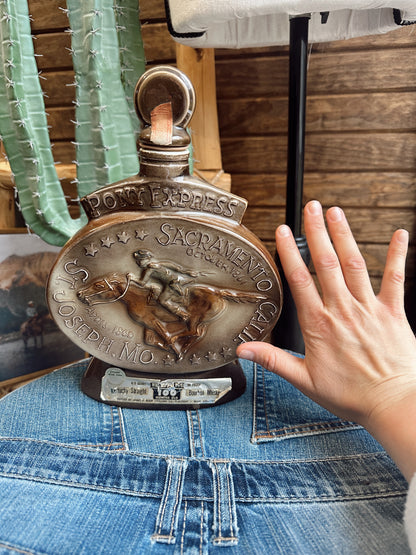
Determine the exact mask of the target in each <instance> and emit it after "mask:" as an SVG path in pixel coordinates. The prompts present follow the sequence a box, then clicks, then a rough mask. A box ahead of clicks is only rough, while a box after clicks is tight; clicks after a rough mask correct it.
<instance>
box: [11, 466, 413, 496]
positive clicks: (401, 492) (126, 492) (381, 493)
mask: <svg viewBox="0 0 416 555" xmlns="http://www.w3.org/2000/svg"><path fill="white" fill-rule="evenodd" d="M0 476H2V477H3V478H14V479H18V480H26V479H29V480H31V481H35V482H42V483H47V484H57V485H63V486H65V487H75V488H79V489H86V490H88V489H90V490H97V491H107V492H111V493H115V494H120V495H132V496H133V497H146V498H151V499H160V498H161V497H162V495H161V494H157V493H151V492H148V491H141V490H137V491H134V490H129V489H118V488H115V487H106V486H99V485H97V484H80V483H77V482H68V481H66V480H63V479H61V480H55V479H53V478H40V477H36V476H35V477H33V476H25V475H20V474H11V473H3V472H0ZM406 496H407V488H405V487H404V488H403V489H402V490H398V489H396V490H394V491H392V490H387V489H385V490H381V491H380V490H378V491H374V492H373V491H372V492H367V493H366V494H364V493H361V494H348V495H340V496H336V497H335V496H324V495H319V496H317V497H299V496H286V497H259V496H256V497H241V496H238V497H236V498H235V501H237V502H240V503H257V502H258V503H293V502H299V503H303V502H306V503H319V502H321V501H323V502H327V501H331V502H334V503H336V502H344V501H346V502H348V501H359V500H361V499H372V498H376V499H378V498H389V497H406ZM201 497H203V499H201ZM183 499H184V500H188V501H201V502H210V503H212V502H214V498H213V497H208V496H206V495H204V496H201V495H185V496H184V497H183Z"/></svg>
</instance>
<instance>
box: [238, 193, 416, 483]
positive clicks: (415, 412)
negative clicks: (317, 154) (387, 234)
mask: <svg viewBox="0 0 416 555" xmlns="http://www.w3.org/2000/svg"><path fill="white" fill-rule="evenodd" d="M304 221H305V232H306V237H307V240H308V245H309V249H310V252H311V257H312V260H313V263H314V266H315V270H316V274H317V278H318V281H319V284H320V288H321V290H322V296H321V295H320V294H319V292H318V290H317V288H316V286H315V284H314V281H313V278H312V276H311V274H310V272H309V271H308V269H307V268H306V266H305V264H304V262H303V261H302V258H301V256H300V253H299V251H298V249H297V246H296V243H295V241H294V239H293V236H292V234H291V232H290V230H289V228H288V227H287V226H280V227H279V228H278V229H277V231H276V245H277V250H278V253H279V256H280V260H281V263H282V266H283V270H284V272H285V275H286V278H287V281H288V283H289V286H290V288H291V291H292V295H293V298H294V301H295V303H296V306H297V311H298V318H299V323H300V326H301V329H302V333H303V338H304V342H305V358H304V359H299V358H297V357H294V356H292V355H290V354H289V353H287V352H285V351H283V350H282V349H279V348H277V347H273V346H272V345H269V344H267V343H261V342H249V343H244V344H242V345H240V346H239V348H238V350H237V354H238V356H240V357H241V358H247V359H250V360H254V361H256V362H258V363H260V364H261V365H262V366H264V367H265V368H267V369H269V370H271V371H273V372H275V373H277V374H279V375H280V376H282V377H283V378H285V379H286V380H288V381H289V382H291V383H292V384H293V385H294V386H296V387H297V388H298V389H300V390H301V391H302V392H303V393H305V394H306V395H308V396H309V397H310V398H311V399H313V400H314V401H316V402H317V403H319V404H320V405H322V406H324V407H325V408H327V409H328V410H330V411H331V412H332V413H334V414H336V415H338V416H340V417H342V418H346V419H348V420H353V421H355V422H358V423H360V424H361V425H363V426H364V427H366V428H367V429H368V430H369V431H370V433H372V434H373V435H374V436H375V437H376V438H377V439H378V440H379V441H381V442H382V443H383V444H384V446H385V447H386V449H388V450H390V451H392V449H393V448H392V447H391V445H390V444H391V443H392V442H393V443H394V442H396V439H394V437H393V436H394V433H393V432H394V430H393V429H392V428H394V427H395V425H394V424H393V423H396V424H397V419H398V418H399V422H398V424H400V423H402V424H403V423H404V424H405V426H406V425H407V424H408V421H406V420H404V422H402V419H403V418H406V419H407V418H410V417H411V415H412V416H413V418H416V408H413V407H414V406H415V405H416V340H415V337H414V334H413V332H412V330H411V328H410V326H409V324H408V321H407V319H406V315H405V311H404V302H403V291H404V266H405V258H406V253H407V242H408V234H407V232H406V231H404V230H398V231H396V232H395V233H394V235H393V238H392V240H391V243H390V246H389V249H388V254H387V261H386V266H385V271H384V275H383V280H382V285H381V289H380V293H379V294H378V295H377V296H376V295H375V294H374V292H373V289H372V287H371V283H370V278H369V276H368V272H367V269H366V266H365V262H364V259H363V257H362V256H361V254H360V252H359V249H358V247H357V244H356V242H355V240H354V238H353V236H352V233H351V231H350V228H349V226H348V223H347V220H346V218H345V215H344V213H343V212H342V210H340V209H339V208H331V209H329V210H328V212H327V223H328V229H329V233H330V236H331V238H332V241H333V246H332V244H331V240H330V238H329V235H328V233H327V231H326V228H325V222H324V218H323V215H322V209H321V206H320V204H319V203H318V202H316V201H312V202H310V203H308V204H307V205H306V207H305V217H304ZM396 432H397V430H396ZM396 436H397V433H396ZM412 441H413V443H414V444H416V432H415V436H414V437H413V438H412ZM413 449H414V450H415V452H414V464H413V463H412V469H410V471H413V470H416V447H414V448H413ZM394 455H396V453H394ZM396 462H398V464H399V466H401V468H402V471H404V473H405V475H406V473H408V472H407V468H406V469H403V465H401V464H400V462H399V461H398V460H397V456H396Z"/></svg>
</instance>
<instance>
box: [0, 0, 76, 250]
mask: <svg viewBox="0 0 416 555" xmlns="http://www.w3.org/2000/svg"><path fill="white" fill-rule="evenodd" d="M0 33H1V50H0V55H1V68H0V71H1V84H0V105H1V107H0V133H1V135H2V137H3V141H4V145H5V149H6V152H7V155H8V159H9V163H10V166H11V169H12V172H13V174H14V176H15V182H16V187H17V190H18V193H19V202H20V205H21V209H22V213H23V216H24V218H25V220H26V222H27V224H28V225H29V226H30V227H31V228H32V229H33V231H34V232H35V233H37V234H38V235H40V236H41V237H42V238H43V239H44V240H45V241H47V242H49V243H51V244H57V245H62V244H64V243H65V241H66V240H67V239H68V238H69V237H71V236H72V235H73V233H75V231H76V230H77V229H78V228H79V223H78V222H77V221H75V220H73V219H72V218H71V217H70V215H69V212H68V208H67V204H66V201H65V197H64V194H63V192H62V189H61V186H60V182H59V179H58V177H57V175H56V171H55V166H54V161H53V156H52V151H51V145H50V141H49V134H48V131H47V121H46V114H45V108H44V102H43V94H42V89H41V87H40V83H39V77H38V70H37V67H36V63H35V59H34V52H33V44H32V39H31V31H30V24H29V14H28V9H27V2H26V0H9V1H8V0H3V1H2V2H1V3H0Z"/></svg>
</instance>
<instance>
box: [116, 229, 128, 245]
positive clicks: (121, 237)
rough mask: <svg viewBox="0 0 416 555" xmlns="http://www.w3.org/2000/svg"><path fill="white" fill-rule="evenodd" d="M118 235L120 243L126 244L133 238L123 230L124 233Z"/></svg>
mask: <svg viewBox="0 0 416 555" xmlns="http://www.w3.org/2000/svg"><path fill="white" fill-rule="evenodd" d="M117 237H118V240H119V241H120V243H124V244H126V243H127V241H129V240H130V239H131V237H130V235H129V234H128V233H126V232H125V231H123V232H122V233H117Z"/></svg>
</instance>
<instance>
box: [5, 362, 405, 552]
mask: <svg viewBox="0 0 416 555" xmlns="http://www.w3.org/2000/svg"><path fill="white" fill-rule="evenodd" d="M86 365H87V363H86V362H85V361H83V362H81V363H77V364H74V365H71V366H69V367H66V368H64V369H60V370H58V371H56V372H54V373H53V374H50V375H47V376H45V377H43V378H41V379H39V380H37V381H35V382H32V383H31V384H29V385H26V386H25V387H23V388H21V389H19V390H17V391H15V392H13V393H12V394H10V395H8V396H7V397H5V398H4V399H3V400H1V401H0V438H1V439H0V553H2V554H3V553H7V554H10V553H36V554H59V555H63V554H77V555H78V554H94V555H95V554H98V553H108V554H112V555H113V554H119V553H120V554H121V553H122V554H127V553H139V554H141V553H143V554H147V553H162V554H165V553H172V554H177V553H178V554H179V553H186V554H193V553H198V554H199V553H210V554H211V553H213V554H218V553H228V554H230V555H231V554H232V553H238V554H241V553H247V554H250V555H251V554H256V553H258V554H261V555H264V554H265V553H273V554H275V553H282V554H285V555H288V554H296V555H298V554H314V553H331V554H337V555H338V554H341V553H342V554H360V555H362V554H368V553H374V554H380V553H383V555H386V554H392V555H393V554H394V555H397V554H400V555H402V554H406V553H408V547H407V541H406V537H405V534H404V530H403V526H402V512H403V505H404V501H405V497H406V491H407V484H406V482H405V480H404V479H403V477H402V475H401V474H400V472H399V471H398V470H397V468H396V467H395V465H394V464H393V463H392V461H391V460H390V459H389V457H388V456H387V455H386V453H385V452H384V451H383V450H382V448H381V447H380V445H379V444H378V443H377V442H376V441H375V440H374V439H373V438H372V437H371V436H370V435H369V434H368V433H367V432H366V431H365V430H363V429H362V428H360V427H359V426H357V425H356V424H354V423H352V422H346V421H343V420H339V419H338V418H336V417H334V416H333V415H331V414H330V413H329V412H327V411H326V410H324V409H322V408H320V407H319V406H317V405H316V404H314V403H313V402H312V401H310V400H308V399H307V398H306V397H304V396H303V395H302V394H301V393H299V392H298V391H297V390H296V389H294V388H293V387H292V386H290V385H289V384H288V383H287V382H285V381H284V380H282V379H280V378H279V377H277V376H276V375H274V374H272V373H269V372H266V371H264V370H263V369H262V368H260V367H256V365H253V364H252V363H249V362H245V361H243V362H242V365H243V368H244V371H245V374H246V376H247V382H248V384H247V390H246V392H245V393H244V394H243V395H242V396H241V397H240V398H238V399H236V400H234V401H232V402H231V403H228V404H225V405H222V406H218V407H214V408H208V409H203V410H188V411H152V410H132V409H120V408H116V407H112V406H108V405H105V404H102V403H99V402H97V401H94V400H93V399H90V398H89V397H87V396H85V395H84V394H82V393H81V391H80V386H79V382H80V379H81V376H82V374H83V372H84V370H85V368H86Z"/></svg>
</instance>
